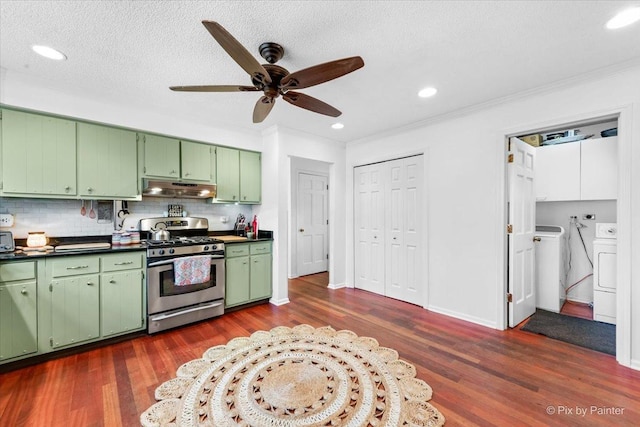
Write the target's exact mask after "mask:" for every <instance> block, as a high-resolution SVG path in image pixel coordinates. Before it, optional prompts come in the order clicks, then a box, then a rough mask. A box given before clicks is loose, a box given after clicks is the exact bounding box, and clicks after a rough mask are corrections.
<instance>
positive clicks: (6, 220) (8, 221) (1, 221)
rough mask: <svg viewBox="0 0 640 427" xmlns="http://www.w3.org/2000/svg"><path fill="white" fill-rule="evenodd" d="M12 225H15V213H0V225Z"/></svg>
mask: <svg viewBox="0 0 640 427" xmlns="http://www.w3.org/2000/svg"><path fill="white" fill-rule="evenodd" d="M12 226H13V215H11V214H0V227H12Z"/></svg>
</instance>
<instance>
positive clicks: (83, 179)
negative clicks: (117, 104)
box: [78, 123, 140, 199]
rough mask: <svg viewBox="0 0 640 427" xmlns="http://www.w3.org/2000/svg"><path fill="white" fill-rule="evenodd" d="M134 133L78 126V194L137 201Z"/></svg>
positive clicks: (86, 125) (85, 124) (104, 127)
mask: <svg viewBox="0 0 640 427" xmlns="http://www.w3.org/2000/svg"><path fill="white" fill-rule="evenodd" d="M137 164H138V163H137V149H136V134H135V132H132V131H128V130H123V129H115V128H110V127H106V126H98V125H93V124H88V123H78V194H79V195H80V196H83V197H86V198H94V197H95V198H100V197H105V198H115V199H139V198H140V196H139V191H138V174H137Z"/></svg>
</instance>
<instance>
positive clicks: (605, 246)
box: [593, 223, 618, 324]
mask: <svg viewBox="0 0 640 427" xmlns="http://www.w3.org/2000/svg"><path fill="white" fill-rule="evenodd" d="M617 242H618V240H617V226H616V224H615V223H597V224H596V236H595V239H594V241H593V319H594V320H597V321H600V322H606V323H612V324H615V323H616V288H617V281H618V275H617V258H618V255H617V253H618V243H617Z"/></svg>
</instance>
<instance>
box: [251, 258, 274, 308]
mask: <svg viewBox="0 0 640 427" xmlns="http://www.w3.org/2000/svg"><path fill="white" fill-rule="evenodd" d="M250 261H251V273H250V276H251V285H250V291H249V299H251V300H259V299H264V298H270V297H271V254H264V255H252V256H251V259H250Z"/></svg>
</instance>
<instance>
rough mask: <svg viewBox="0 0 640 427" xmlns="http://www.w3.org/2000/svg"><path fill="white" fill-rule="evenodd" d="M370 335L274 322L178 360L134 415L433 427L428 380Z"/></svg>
mask: <svg viewBox="0 0 640 427" xmlns="http://www.w3.org/2000/svg"><path fill="white" fill-rule="evenodd" d="M415 375H416V369H415V367H414V366H413V365H411V364H409V363H407V362H405V361H403V360H400V359H398V352H397V351H395V350H393V349H391V348H386V347H380V346H379V345H378V342H377V341H376V340H375V339H374V338H369V337H358V336H357V335H356V334H355V333H353V332H351V331H347V330H342V331H336V330H335V329H333V328H331V327H330V326H325V327H322V328H314V327H312V326H309V325H298V326H295V327H293V328H289V327H284V326H279V327H277V328H274V329H272V330H270V331H268V332H267V331H258V332H255V333H253V334H252V335H251V337H248V338H247V337H242V338H234V339H232V340H231V341H229V342H228V343H227V345H218V346H215V347H211V348H210V349H208V350H207V351H206V352H205V353H204V355H203V357H202V359H197V360H192V361H190V362H187V363H185V364H184V365H182V366H180V368H178V371H177V378H174V379H171V380H169V381H167V382H165V383H164V384H162V385H160V386H159V387H158V388H157V389H156V392H155V397H156V400H158V401H159V402H157V403H155V404H154V405H153V406H151V407H150V408H149V409H147V410H146V411H145V412H144V413H143V414H142V415H141V416H140V422H141V423H142V425H143V426H145V427H150V426H236V425H240V426H256V427H270V426H274V427H275V426H277V427H299V426H353V427H361V426H421V427H422V426H441V425H443V424H444V417H443V416H442V414H441V413H440V412H439V411H438V410H437V409H436V408H435V407H433V406H432V405H431V404H430V403H428V400H430V399H431V387H429V385H428V384H427V383H425V382H424V381H422V380H420V379H417V378H415Z"/></svg>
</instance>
